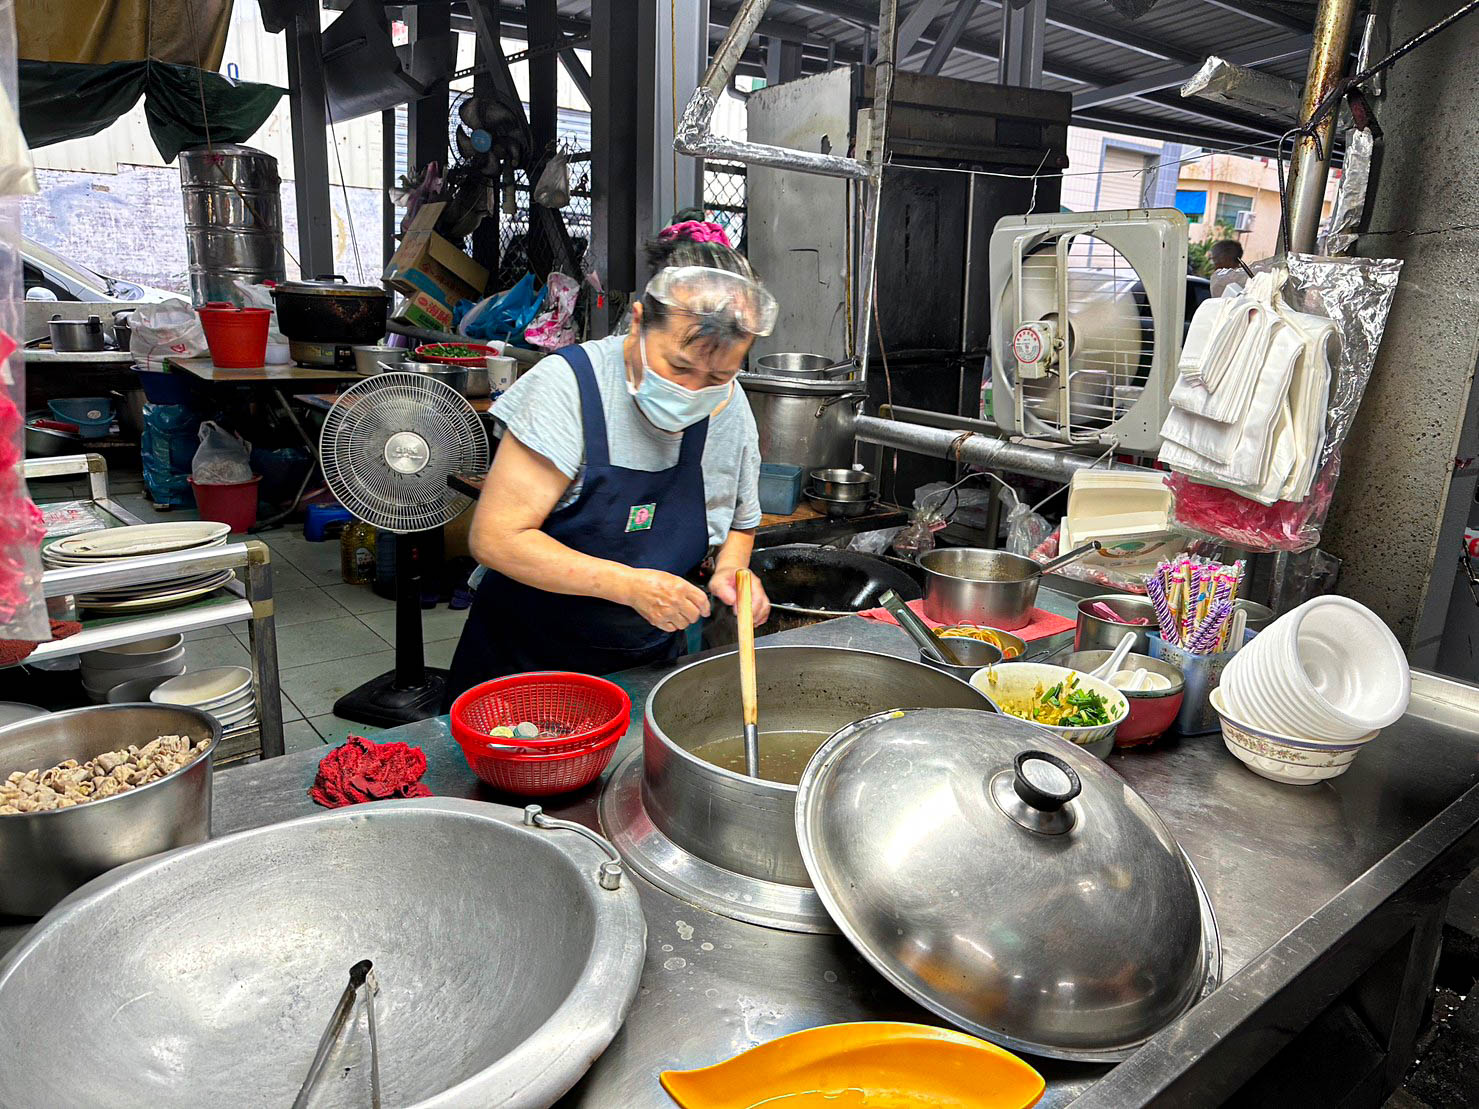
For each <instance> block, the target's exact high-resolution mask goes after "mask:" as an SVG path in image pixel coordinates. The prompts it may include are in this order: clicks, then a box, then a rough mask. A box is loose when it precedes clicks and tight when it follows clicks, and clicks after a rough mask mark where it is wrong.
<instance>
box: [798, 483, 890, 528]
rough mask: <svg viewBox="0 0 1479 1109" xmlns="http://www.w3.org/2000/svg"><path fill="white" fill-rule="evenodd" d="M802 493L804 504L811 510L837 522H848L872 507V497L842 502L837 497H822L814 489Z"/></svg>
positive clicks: (842, 500)
mask: <svg viewBox="0 0 1479 1109" xmlns="http://www.w3.org/2000/svg"><path fill="white" fill-rule="evenodd" d="M803 492H804V493H805V496H806V503H807V504H809V505H811V507H812V508H814V509H816V510H817V511H818V512H822V513H825V514H826V515H828V516H831V517H833V518H835V519H839V520H849V519H851V518H852V517H854V516H861V515H862V514H863V513H865V512H867V511H868V509H870V508H872V507H873V498H872V497H865V498H864V499H862V500H854V499H852V498H848V499H846V500H844V499H842V498H839V497H824V496H822V495H821V494H820V493H818V492H817V491H816V490H815V489H811V488H808V489H805V490H803Z"/></svg>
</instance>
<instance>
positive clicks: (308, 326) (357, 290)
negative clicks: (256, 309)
mask: <svg viewBox="0 0 1479 1109" xmlns="http://www.w3.org/2000/svg"><path fill="white" fill-rule="evenodd" d="M272 299H273V302H274V303H275V304H276V305H277V323H278V328H279V329H280V330H281V331H282V333H283V334H284V335H285V336H287V338H288V339H289V340H291V341H294V342H298V343H310V344H313V345H315V346H364V345H367V344H371V343H378V342H380V340H381V338H383V337H384V335H385V316H386V312H387V311H388V309H389V307H390V297H389V295H388V294H387V293H386V292H385V290H384V289H381V288H380V287H379V286H377V285H350V284H348V283H347V282H346V281H345V279H344V278H342V277H340V276H338V275H337V274H336V275H333V276H328V277H320V278H318V279H316V280H314V281H288V282H285V283H283V284H281V285H279V286H277V288H275V289H274V290H273V291H272ZM330 357H331V358H332V354H331V355H330Z"/></svg>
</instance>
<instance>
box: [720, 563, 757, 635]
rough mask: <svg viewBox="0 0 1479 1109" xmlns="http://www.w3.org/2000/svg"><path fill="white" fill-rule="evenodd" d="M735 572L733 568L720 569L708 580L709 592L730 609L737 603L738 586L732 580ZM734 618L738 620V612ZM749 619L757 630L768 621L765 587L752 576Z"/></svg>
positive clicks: (735, 569)
mask: <svg viewBox="0 0 1479 1109" xmlns="http://www.w3.org/2000/svg"><path fill="white" fill-rule="evenodd" d="M736 572H737V568H736V567H734V566H725V567H720V568H719V569H716V570H715V571H714V576H713V577H711V578H710V579H709V592H710V593H712V594H713V595H714V596H715V597H717V598H718V599H719V600H720V601H722V602H724V603H725V604H726V605H728V606H729V607H730V608H734V606H735V605H736V604H738V603H739V586H737V585H736V584H735V580H734V575H735V574H736ZM735 617H736V619H738V617H739V613H738V612H736V613H735ZM750 618H751V619H752V620H753V621H754V623H755V626H756V627H757V628H758V627H759V626H760V625H761V624H763V623H765V622H766V621H767V620H769V619H770V598H769V597H767V596H766V595H765V586H763V585H761V584H760V579H759V578H757V577H755V576H754V575H751V577H750Z"/></svg>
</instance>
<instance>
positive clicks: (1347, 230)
mask: <svg viewBox="0 0 1479 1109" xmlns="http://www.w3.org/2000/svg"><path fill="white" fill-rule="evenodd" d="M1375 144H1376V140H1375V139H1374V138H1373V137H1372V134H1371V132H1370V131H1357V130H1352V131H1347V132H1346V134H1345V162H1344V163H1343V172H1342V173H1341V176H1340V190H1339V191H1338V192H1337V193H1336V194H1335V205H1334V207H1333V208H1331V210H1330V224H1329V226H1328V227H1326V228H1325V233H1324V237H1323V238H1322V239H1321V243H1320V246H1321V249H1322V250H1323V251H1324V252H1325V253H1326V254H1349V253H1350V252H1351V251H1352V250H1354V249H1355V246H1356V229H1357V228H1358V227H1360V225H1361V215H1362V213H1363V212H1365V210H1366V188H1367V185H1368V183H1369V182H1370V180H1371V153H1372V150H1373V148H1374V146H1375Z"/></svg>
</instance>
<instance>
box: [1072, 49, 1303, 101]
mask: <svg viewBox="0 0 1479 1109" xmlns="http://www.w3.org/2000/svg"><path fill="white" fill-rule="evenodd" d="M1311 41H1312V39H1311V36H1309V35H1288V36H1286V37H1284V38H1281V39H1275V40H1273V41H1272V42H1265V43H1260V44H1258V45H1256V46H1250V47H1247V48H1246V49H1243V50H1234V51H1231V52H1229V53H1228V54H1226V55H1224V56H1225V57H1226V58H1227V60H1228V61H1230V62H1234V63H1235V64H1237V65H1247V66H1256V65H1260V64H1263V63H1266V62H1274V61H1278V60H1279V59H1280V58H1287V57H1290V56H1291V55H1294V54H1307V53H1309V50H1310V43H1311ZM1201 68H1202V67H1201V64H1200V63H1197V64H1194V65H1179V66H1173V67H1172V68H1170V69H1160V70H1157V71H1156V72H1154V73H1148V74H1146V75H1145V76H1143V77H1134V78H1131V79H1130V80H1128V81H1121V82H1119V83H1118V84H1114V85H1106V86H1104V87H1103V88H1096V89H1088V90H1086V91H1084V92H1076V93H1074V94H1073V110H1074V111H1075V112H1079V111H1082V110H1084V109H1086V108H1096V107H1098V106H1099V105H1100V104H1110V103H1113V102H1114V101H1116V100H1129V99H1131V98H1133V97H1136V96H1140V95H1142V94H1144V93H1149V92H1160V91H1161V90H1162V89H1169V88H1174V87H1176V86H1178V85H1181V84H1182V83H1183V82H1185V81H1187V80H1189V79H1190V78H1191V77H1194V76H1195V75H1196V73H1197V71H1198V70H1200V69H1201Z"/></svg>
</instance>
